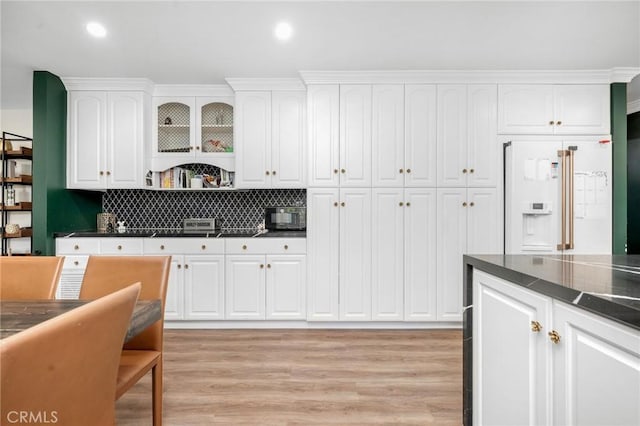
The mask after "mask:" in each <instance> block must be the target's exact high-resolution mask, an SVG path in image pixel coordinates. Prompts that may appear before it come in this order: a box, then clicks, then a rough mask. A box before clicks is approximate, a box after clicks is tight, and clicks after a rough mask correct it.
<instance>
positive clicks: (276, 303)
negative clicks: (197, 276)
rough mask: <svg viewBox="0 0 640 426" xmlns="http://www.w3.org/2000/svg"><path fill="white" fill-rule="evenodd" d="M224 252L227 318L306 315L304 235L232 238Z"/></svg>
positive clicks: (274, 317)
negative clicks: (285, 237)
mask: <svg viewBox="0 0 640 426" xmlns="http://www.w3.org/2000/svg"><path fill="white" fill-rule="evenodd" d="M226 252H227V253H228V254H227V256H226V265H225V269H226V277H225V305H226V319H229V320H236V319H237V320H263V319H272V320H286V319H304V318H305V317H306V310H305V297H306V293H305V289H306V274H307V271H306V254H305V253H306V242H305V240H304V239H296V240H295V241H294V240H287V239H283V238H272V239H268V238H260V239H244V238H233V239H230V240H228V241H227V243H226ZM266 253H274V254H266Z"/></svg>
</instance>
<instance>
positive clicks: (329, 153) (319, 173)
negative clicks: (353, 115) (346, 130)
mask: <svg viewBox="0 0 640 426" xmlns="http://www.w3.org/2000/svg"><path fill="white" fill-rule="evenodd" d="M307 96H308V97H307V111H308V117H309V123H308V129H309V130H308V132H309V156H308V157H309V167H308V170H309V179H308V184H309V186H311V187H337V186H338V185H339V183H340V175H339V172H340V124H339V123H340V113H339V111H340V86H338V85H337V84H328V85H310V86H309V88H308V91H307Z"/></svg>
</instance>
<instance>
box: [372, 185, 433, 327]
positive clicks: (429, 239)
mask: <svg viewBox="0 0 640 426" xmlns="http://www.w3.org/2000/svg"><path fill="white" fill-rule="evenodd" d="M372 203H373V210H372V213H373V218H372V222H373V226H372V265H373V266H372V267H373V271H372V319H374V320H377V321H402V320H405V321H433V320H435V319H436V190H435V189H425V188H406V189H404V190H403V189H398V188H378V189H374V190H373V202H372Z"/></svg>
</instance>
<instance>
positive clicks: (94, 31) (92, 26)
mask: <svg viewBox="0 0 640 426" xmlns="http://www.w3.org/2000/svg"><path fill="white" fill-rule="evenodd" d="M87 32H88V33H89V34H91V35H92V36H94V37H100V38H102V37H104V36H106V35H107V30H106V29H105V28H104V26H103V25H102V24H99V23H98V22H89V23H88V24H87Z"/></svg>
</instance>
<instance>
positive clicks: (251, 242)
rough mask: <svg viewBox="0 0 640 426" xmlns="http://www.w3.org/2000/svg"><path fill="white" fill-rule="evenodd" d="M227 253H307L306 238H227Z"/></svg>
mask: <svg viewBox="0 0 640 426" xmlns="http://www.w3.org/2000/svg"><path fill="white" fill-rule="evenodd" d="M225 249H226V251H225V252H226V253H227V254H306V253H307V239H306V238H227V239H226V241H225Z"/></svg>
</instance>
